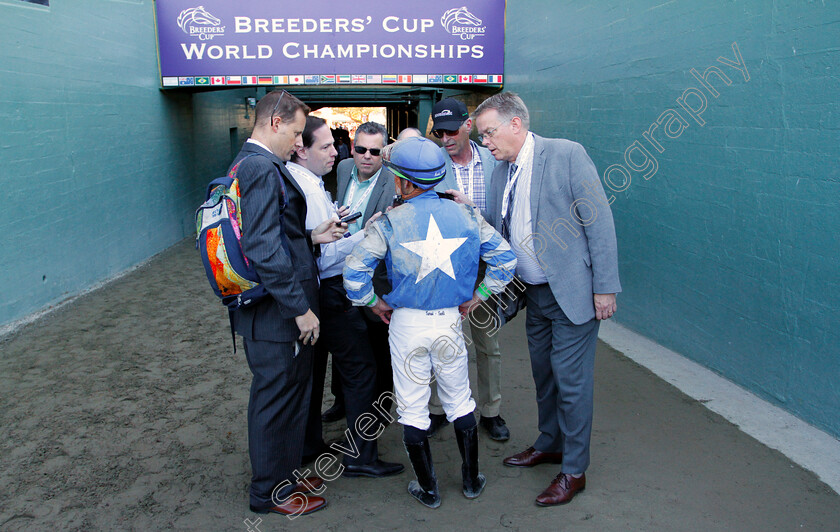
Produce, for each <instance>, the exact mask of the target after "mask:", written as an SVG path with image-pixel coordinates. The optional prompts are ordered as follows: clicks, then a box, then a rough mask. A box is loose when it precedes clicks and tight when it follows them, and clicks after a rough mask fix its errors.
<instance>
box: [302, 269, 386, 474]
mask: <svg viewBox="0 0 840 532" xmlns="http://www.w3.org/2000/svg"><path fill="white" fill-rule="evenodd" d="M320 307H321V338H320V339H319V340H318V342H317V343H316V344H315V364H314V366H313V372H312V373H313V377H312V378H313V381H312V394H311V399H310V402H309V408H308V411H309V415H308V419H307V422H306V424H307V426H306V446H305V449H304V454H314V453H316V452H318V450H319V446H323V441H324V440H323V432H322V430H323V428H322V426H321V402H322V401H323V398H324V377H325V376H326V369H327V354H328V353H332V360H333V366H334V367H335V368H336V369H337V373H338V377H339V379H340V381H341V393H342V396H343V401H344V404H345V411H346V413H347V427H348V428H349V429H350V435H351V437H352V438H353V441H354V443H355V445H356V449H358V451H359V455H358V456H357V457H355V458H354V457H353V456H351V455H345V458H344V463H345V464H348V465H359V464H369V463H371V462H373V461H374V460H376V459H377V457H378V452H377V444H376V440H373V441H367V440H366V439H365V438H362V437H360V436H359V434H358V433H357V432H356V428H355V427H356V420H357V419H358V417H359V416H360V415H362V414H364V413H365V412H370V413H372V414H375V413H376V411H375V410H374V409H373V407H372V406H371V405H372V403H373V401H374V400H375V398H376V396H375V395H374V394H375V391H376V390H375V386H376V363H375V361H374V358H373V353H372V352H371V348H370V344H369V343H368V339H367V333H366V330H367V326H366V324H365V321H364V318H363V317H362V313H361V310H360V309H359V308H357V307H353V306H352V305H351V304H350V301H349V300H348V299H347V297H346V295H345V292H344V286H343V281H342V278H341V276H336V277H331V278H329V279H324V280H322V281H321V292H320ZM333 376H334V377H335V372H334V373H333ZM363 424H364V423H363ZM366 432H367V433H368V434H372V433H375V432H376V427H371V428H369V429H368V430H367V431H366Z"/></svg>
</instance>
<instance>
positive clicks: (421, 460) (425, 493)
mask: <svg viewBox="0 0 840 532" xmlns="http://www.w3.org/2000/svg"><path fill="white" fill-rule="evenodd" d="M403 443H404V444H405V451H406V452H407V453H408V458H409V460H411V467H413V468H414V474H415V475H416V476H417V480H412V481H411V482H409V483H408V492H409V493H410V494H411V496H412V497H414V498H415V499H417V500H418V501H420V502H421V503H422V504H423V505H425V506H428V507H429V508H437V507H438V506H440V494H439V493H438V485H437V477H436V476H435V466H434V464H432V450H431V448H430V447H429V439H428V438H424V439H423V441H421V442H420V443H407V442H403Z"/></svg>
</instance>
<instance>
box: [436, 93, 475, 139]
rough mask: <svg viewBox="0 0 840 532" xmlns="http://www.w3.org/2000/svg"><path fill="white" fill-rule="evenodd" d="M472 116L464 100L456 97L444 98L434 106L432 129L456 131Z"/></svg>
mask: <svg viewBox="0 0 840 532" xmlns="http://www.w3.org/2000/svg"><path fill="white" fill-rule="evenodd" d="M469 117H470V113H468V112H467V106H466V105H464V102H461V101H459V100H456V99H455V98H444V99H443V100H441V101H439V102H438V103H436V104H435V106H434V107H432V130H433V131H434V130H435V129H447V130H449V131H454V130H456V129H458V128H459V127H461V124H463V123H464V121H465V120H466V119H467V118H469Z"/></svg>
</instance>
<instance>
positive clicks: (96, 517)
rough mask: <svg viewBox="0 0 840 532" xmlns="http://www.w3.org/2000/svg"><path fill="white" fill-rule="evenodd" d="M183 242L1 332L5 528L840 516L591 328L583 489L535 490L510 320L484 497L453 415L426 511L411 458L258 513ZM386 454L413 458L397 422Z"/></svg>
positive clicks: (825, 524)
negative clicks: (302, 510) (463, 463)
mask: <svg viewBox="0 0 840 532" xmlns="http://www.w3.org/2000/svg"><path fill="white" fill-rule="evenodd" d="M192 245H193V244H192V242H191V241H190V240H187V241H185V242H182V243H181V244H179V245H177V246H175V247H174V248H172V249H170V250H168V251H166V252H165V253H163V254H161V255H160V256H158V257H156V258H155V259H153V260H152V261H151V262H150V263H149V264H147V265H146V266H144V267H143V268H140V269H138V270H137V271H135V272H133V273H131V274H129V275H127V276H125V277H123V278H121V279H119V280H117V281H115V282H113V283H111V284H109V285H107V286H105V287H104V288H102V289H100V290H97V291H95V292H93V293H90V294H88V295H86V296H83V297H81V298H79V299H78V300H76V301H75V302H73V303H71V304H69V305H67V306H65V307H62V308H61V309H59V310H58V311H56V312H54V313H52V314H50V315H48V316H47V317H45V318H42V319H40V320H38V321H37V322H34V323H32V324H30V325H28V326H26V327H24V328H22V329H21V330H19V331H17V332H16V333H14V334H12V335H9V336H7V337H5V338H3V339H0V530H2V531H23V530H26V531H36V530H50V531H52V530H84V531H89V530H142V531H151V530H165V529H180V530H202V531H205V530H210V531H212V530H239V531H243V532H244V531H253V532H255V531H257V530H259V531H262V532H268V531H271V530H429V529H441V530H501V529H509V530H591V531H612V530H615V531H627V530H657V531H658V530H667V531H672V530H673V531H681V530H685V531H694V530H698V531H699V530H755V531H766V530H825V531H837V530H840V496H838V495H837V494H836V493H834V492H833V491H832V490H831V489H829V488H828V487H827V486H826V485H825V484H823V483H821V482H820V481H819V480H818V479H817V478H816V476H815V475H813V474H812V473H810V472H808V471H805V470H803V469H802V468H800V467H798V466H796V465H795V464H793V463H792V462H790V461H789V460H787V459H786V458H785V457H784V456H783V455H781V454H780V453H778V452H776V451H774V450H771V449H769V448H767V447H765V446H763V445H762V444H760V443H758V442H757V441H755V440H753V439H752V438H750V437H749V436H746V435H745V434H743V433H742V432H740V431H739V430H738V429H737V428H736V427H735V426H733V425H732V424H730V423H728V422H727V421H725V420H724V419H722V418H721V417H720V416H718V415H716V414H714V413H712V412H710V411H708V410H707V409H705V408H704V407H703V405H702V404H700V403H698V402H696V401H694V400H692V399H689V398H688V397H687V396H685V395H683V394H682V393H681V392H679V391H678V390H677V389H675V388H673V387H672V386H671V385H669V384H667V383H665V382H663V381H662V380H660V379H658V378H657V377H655V376H654V375H653V374H651V373H650V372H649V371H647V370H646V369H644V368H642V367H640V366H638V365H636V364H635V363H633V362H631V361H629V360H628V359H627V358H625V357H623V356H622V355H621V353H618V352H616V351H614V350H613V349H611V348H609V347H608V346H606V345H604V344H602V343H600V344H599V346H598V354H597V367H596V387H595V394H596V397H595V399H596V405H595V410H596V412H595V425H594V431H593V436H592V465H591V467H590V469H589V471H587V477H588V478H587V481H588V482H587V485H588V488H587V490H586V491H585V492H583V493H582V494H580V495H579V496H578V497H577V498H575V500H574V501H573V502H572V503H571V504H569V505H566V506H562V507H554V508H539V507H537V506H535V505H534V497H535V496H536V495H537V494H539V493H540V491H542V489H543V488H545V487H546V486H547V485H548V483H549V482H550V481H551V479H552V478H553V476H554V475H555V474H556V473H557V469H556V466H551V465H543V466H539V467H537V468H533V469H512V468H506V467H503V466H502V464H501V460H502V458H503V457H505V456H507V455H509V454H513V453H514V452H518V451H520V450H522V449H524V448H525V447H527V446H529V445H530V444H531V443H533V440H534V438H535V437H536V406H535V401H534V389H533V386H534V385H533V381H532V379H531V375H530V365H529V363H528V355H527V349H526V344H525V337H524V325H523V322H524V320H523V319H522V318H518V319H517V320H515V321H514V322H513V323H511V324H510V325H508V326H506V327H505V328H504V329H503V330H502V332H501V342H502V352H503V355H504V357H505V358H504V362H503V371H504V384H503V406H502V415H503V416H504V417H505V418H506V420H507V422H508V426H509V427H510V429H511V432H512V437H511V440H510V441H508V442H506V443H497V442H494V441H492V440H490V439H489V438H483V439H482V440H481V441H480V460H481V466H482V470H483V472H484V473H485V475H486V476H487V479H488V485H487V489H486V490H485V492H484V494H482V496H481V497H480V498H478V499H476V500H474V501H468V500H466V499H465V498H464V497H463V496H462V495H461V493H460V456H459V453H458V449H457V446H456V444H455V438H454V434H453V433H452V429H451V428H446V429H444V430H443V431H442V432H441V434H439V435H437V436H436V437H435V438H434V439H433V441H432V452H433V455H434V459H435V465H436V469H437V471H438V477H439V483H440V488H441V492H442V497H443V504H442V506H441V507H440V508H439V509H438V510H429V509H427V508H425V507H422V506H421V505H420V504H418V503H417V502H415V501H414V500H413V499H411V497H410V496H409V495H408V494H407V493H406V485H407V483H408V481H409V480H410V479H411V478H413V476H412V474H411V473H410V472H409V470H407V471H406V472H405V473H403V474H401V475H399V476H396V477H391V478H387V479H376V480H375V479H346V478H339V479H337V480H335V481H334V482H330V483H329V484H328V486H327V491H326V493H325V496H326V497H327V499H328V501H329V506H328V507H327V508H326V509H325V510H323V511H321V512H318V513H316V514H313V515H310V516H304V517H300V518H298V519H296V520H294V521H290V520H288V519H286V518H284V517H281V516H278V515H262V516H258V515H256V514H252V513H251V512H250V511H249V510H248V481H249V478H250V465H249V461H248V452H247V433H246V414H245V411H246V404H247V399H248V386H249V382H250V374H249V371H248V368H247V365H246V363H245V359H244V353H243V351H242V350H241V345H240V350H239V351H238V352H237V354H236V355H234V354H232V352H231V348H230V347H231V346H230V332H229V329H228V322H227V317H226V314H225V312H224V310H223V307H222V306H221V305H220V303H219V302H218V301H217V300H216V299H215V296H213V294H212V292H211V291H210V288H209V286H208V284H207V281H206V278H205V277H204V273H203V271H202V269H201V265H200V262H199V259H198V256H197V254H196V252H195V250H194V249H193V247H192ZM328 395H329V394H328ZM330 403H331V398H330V397H327V398H326V399H325V404H326V405H329V404H330ZM327 429H328V432H327V434H326V435H325V436H326V438H327V441H331V440H336V439H338V438H339V437H340V435H341V432H342V431H343V429H344V426H343V424H342V423H336V424H333V425H328V426H327ZM380 451H381V454H382V455H383V458H384V459H386V460H390V461H399V462H402V463H404V464H406V465H407V466H408V459H407V457H406V456H405V452H404V450H403V449H402V444H401V430H400V428H399V426H398V425H392V426H391V427H389V428H388V430H387V431H386V432H385V433H384V434H383V436H382V437H381V438H380ZM246 520H248V522H247V523H246V522H245V521H246Z"/></svg>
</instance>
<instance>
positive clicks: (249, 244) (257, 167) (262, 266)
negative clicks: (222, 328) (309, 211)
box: [231, 142, 318, 342]
mask: <svg viewBox="0 0 840 532" xmlns="http://www.w3.org/2000/svg"><path fill="white" fill-rule="evenodd" d="M250 154H256V155H257V156H256V157H248V158H247V159H245V160H244V161H242V160H243V159H244V158H245V157H246V156H247V155H250ZM239 161H242V164H240V165H239V170H238V173H237V177H238V179H239V187H240V196H241V202H240V205H241V209H242V239H241V244H242V251H243V252H244V253H245V256H246V257H247V258H248V260H249V261H251V263H252V264H253V266H254V269H255V270H256V271H257V274H259V276H260V281H261V282H262V284H263V285H264V286H265V287H266V289H267V290H268V292H269V294H270V295H271V297H269V298H265V299H264V300H263V301H261V302H260V303H258V304H256V305H254V306H252V307H248V308H243V309H240V310H237V311H236V312H234V327H235V329H236V331H237V332H238V333H239V334H241V335H242V336H244V337H246V338H248V339H252V340H267V341H274V342H291V341H294V340H296V339H297V337H298V336H299V335H300V330H299V329H298V327H297V324H296V323H295V321H294V318H295V316H300V315H302V314H305V313H306V311H307V310H309V309H310V308H311V309H312V311H313V312H316V313H317V312H318V307H317V298H318V284H317V269H316V266H315V261H314V258H313V256H312V251H311V243H310V240H309V235H308V233H307V232H306V230H305V223H304V222H305V220H306V202H305V199H304V196H303V194H302V193H301V192H300V190H299V189H297V188H294V187H296V186H297V185H296V183H295V182H294V179H292V177H291V176H290V175H289V174H288V171H287V170H286V166H285V165H284V164H283V162H282V161H280V159H278V158H277V157H276V156H275V155H274V154H273V153H271V152H269V151H266V150H264V149H263V148H261V147H259V146H257V145H256V144H253V143H250V142H246V143H245V145H244V146H243V147H242V150H241V151H240V152H239V155H237V156H236V158H235V159H234V161H233V163H232V164H231V166H233V164H236V163H238V162H239ZM290 182H291V183H292V184H293V185H292V186H290Z"/></svg>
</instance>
